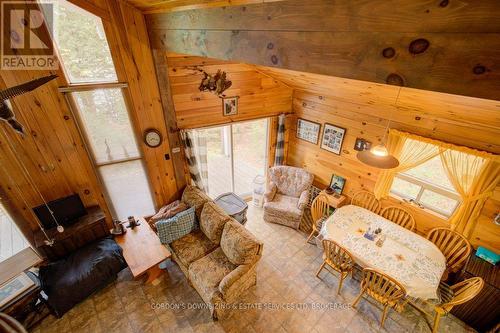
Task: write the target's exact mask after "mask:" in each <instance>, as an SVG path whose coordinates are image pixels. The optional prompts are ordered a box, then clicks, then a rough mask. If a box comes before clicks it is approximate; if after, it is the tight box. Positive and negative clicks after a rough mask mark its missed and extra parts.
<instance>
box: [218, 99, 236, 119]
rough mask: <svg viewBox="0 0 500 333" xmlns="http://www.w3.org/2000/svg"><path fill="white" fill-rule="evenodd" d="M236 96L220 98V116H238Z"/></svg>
mask: <svg viewBox="0 0 500 333" xmlns="http://www.w3.org/2000/svg"><path fill="white" fill-rule="evenodd" d="M238 98H239V97H238V96H233V97H224V98H222V115H223V116H224V117H227V116H235V115H237V114H238Z"/></svg>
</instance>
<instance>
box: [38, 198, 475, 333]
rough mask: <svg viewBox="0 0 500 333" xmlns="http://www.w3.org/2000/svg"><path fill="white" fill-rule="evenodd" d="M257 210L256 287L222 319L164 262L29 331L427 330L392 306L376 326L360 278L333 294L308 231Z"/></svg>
mask: <svg viewBox="0 0 500 333" xmlns="http://www.w3.org/2000/svg"><path fill="white" fill-rule="evenodd" d="M262 216H263V212H262V210H261V209H259V208H255V207H252V206H251V207H249V210H248V222H247V224H246V227H247V228H248V229H249V230H251V231H252V233H254V234H255V236H256V237H257V238H259V239H261V240H262V241H263V242H264V254H263V258H262V260H261V262H260V263H259V266H258V268H257V285H256V286H254V287H252V288H250V290H249V291H248V292H247V293H246V294H245V295H244V296H243V297H242V300H241V301H242V303H245V304H246V308H245V309H242V310H234V311H233V312H232V313H231V315H230V316H229V317H228V318H227V319H225V320H221V321H217V322H214V321H212V319H211V316H210V313H209V311H208V310H206V309H194V308H187V306H188V305H189V304H203V301H202V299H201V297H200V296H199V295H198V294H197V293H196V291H195V290H194V289H193V288H192V287H191V286H190V285H189V283H188V281H187V280H186V278H185V277H184V274H183V273H182V272H181V271H180V269H179V268H178V266H177V265H176V264H175V263H173V262H171V261H169V262H167V263H166V273H165V274H164V275H163V276H162V277H161V278H160V283H159V284H157V285H156V286H152V285H144V284H143V282H142V281H141V280H134V279H133V278H132V274H131V273H130V271H129V270H128V269H126V270H124V271H122V272H121V273H120V274H119V276H118V279H117V281H115V282H114V283H112V284H110V285H109V286H108V287H106V288H104V289H103V290H100V291H98V292H96V293H95V294H94V295H92V296H91V297H89V298H88V299H87V300H85V301H84V302H82V303H80V304H78V305H77V306H76V307H74V308H73V309H72V310H71V311H69V312H68V313H67V314H66V315H64V316H63V318H61V319H56V318H54V317H52V316H49V317H48V318H46V319H45V320H44V321H43V322H42V323H41V324H39V325H38V326H37V327H35V328H33V330H32V332H35V333H45V332H90V333H94V332H104V333H113V332H124V333H129V332H130V333H139V332H175V333H183V332H186V333H192V332H207V333H219V332H226V333H232V332H245V333H246V332H249V333H253V332H258V333H261V332H284V333H299V332H308V333H322V332H328V333H331V332H362V333H370V332H398V333H399V332H422V333H428V332H430V328H429V326H428V324H427V322H426V321H425V320H424V319H423V317H422V316H421V315H420V314H419V313H417V312H416V311H413V310H411V309H410V310H405V311H404V312H403V313H401V314H400V313H396V312H394V311H391V312H390V314H389V316H388V319H387V321H386V324H385V327H384V328H383V329H381V328H380V326H379V325H380V317H381V315H382V310H381V308H380V307H379V306H378V305H377V304H374V303H373V302H370V301H369V300H366V299H363V300H362V301H361V303H360V304H359V307H358V309H357V310H356V309H352V308H350V306H349V305H350V303H352V301H353V300H354V299H355V297H356V296H357V295H358V294H359V282H358V281H355V280H352V279H351V278H350V277H348V278H347V279H346V280H345V281H344V284H343V287H342V291H341V294H340V295H337V286H338V282H339V281H338V277H337V274H333V275H332V274H329V273H328V272H326V271H323V272H322V273H321V275H320V278H316V276H315V274H316V271H317V269H318V268H319V266H320V264H321V263H322V252H321V250H320V249H318V248H317V247H316V246H315V245H312V244H307V243H306V238H307V236H308V233H306V232H303V231H296V230H293V229H290V228H287V227H284V226H280V225H276V224H267V223H265V222H264V221H263V219H262ZM301 230H302V229H301ZM182 305H183V306H184V308H183V306H182ZM276 307H278V309H276ZM470 331H473V330H472V329H471V328H469V327H467V326H466V325H464V324H463V323H462V322H460V321H459V320H457V319H456V318H454V317H453V316H449V317H447V318H444V319H443V320H442V324H441V327H440V332H453V333H455V332H457V333H458V332H470Z"/></svg>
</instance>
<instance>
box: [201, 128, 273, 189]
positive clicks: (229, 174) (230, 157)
mask: <svg viewBox="0 0 500 333" xmlns="http://www.w3.org/2000/svg"><path fill="white" fill-rule="evenodd" d="M267 128H268V120H267V119H259V120H253V121H247V122H241V123H237V124H232V125H226V126H219V127H212V128H208V129H201V130H199V131H200V132H201V133H200V134H201V135H204V136H205V137H206V138H207V164H208V165H207V168H208V194H209V195H210V197H212V198H215V197H217V196H219V195H220V194H222V193H226V192H234V193H236V194H238V195H240V196H242V197H248V196H250V195H251V193H252V189H253V187H252V183H253V180H254V178H255V177H256V176H257V175H264V174H265V171H266V164H267V150H268V149H267V148H268V145H267V141H268V138H267Z"/></svg>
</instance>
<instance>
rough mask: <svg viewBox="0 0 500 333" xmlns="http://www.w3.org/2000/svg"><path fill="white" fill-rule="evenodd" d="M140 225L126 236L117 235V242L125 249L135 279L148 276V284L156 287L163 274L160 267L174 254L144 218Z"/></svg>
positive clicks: (128, 229) (140, 219)
mask: <svg viewBox="0 0 500 333" xmlns="http://www.w3.org/2000/svg"><path fill="white" fill-rule="evenodd" d="M139 223H140V225H138V226H137V227H135V228H134V229H130V228H127V232H126V233H125V234H122V235H115V241H116V242H117V243H118V245H120V246H121V248H122V249H123V257H124V258H125V261H126V262H127V265H128V267H129V268H130V271H131V272H132V275H133V276H134V278H138V277H140V276H143V275H146V276H147V279H146V283H152V284H153V285H156V284H157V280H156V279H157V278H158V277H159V276H160V275H161V274H162V273H163V271H162V270H161V268H160V267H159V266H158V265H159V264H160V263H161V262H163V261H165V260H166V259H168V258H170V257H171V255H172V254H171V253H170V251H169V250H167V248H166V247H165V246H164V245H163V244H161V242H160V239H159V238H158V236H157V235H156V233H155V232H154V231H153V229H151V227H150V226H149V224H148V223H147V222H146V220H145V219H144V218H139Z"/></svg>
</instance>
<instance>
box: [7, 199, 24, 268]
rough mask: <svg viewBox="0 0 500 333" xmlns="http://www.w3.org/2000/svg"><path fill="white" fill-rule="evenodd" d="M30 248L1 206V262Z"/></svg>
mask: <svg viewBox="0 0 500 333" xmlns="http://www.w3.org/2000/svg"><path fill="white" fill-rule="evenodd" d="M27 247H29V243H28V242H27V241H26V238H24V236H23V234H22V233H21V232H20V231H19V229H18V228H17V226H16V224H15V223H14V221H13V220H12V219H11V218H10V216H9V215H8V214H7V212H6V211H5V209H4V208H3V206H2V205H1V204H0V262H2V261H4V260H6V259H8V258H10V257H12V256H14V255H15V254H16V253H18V252H20V251H22V250H24V249H25V248H27Z"/></svg>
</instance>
